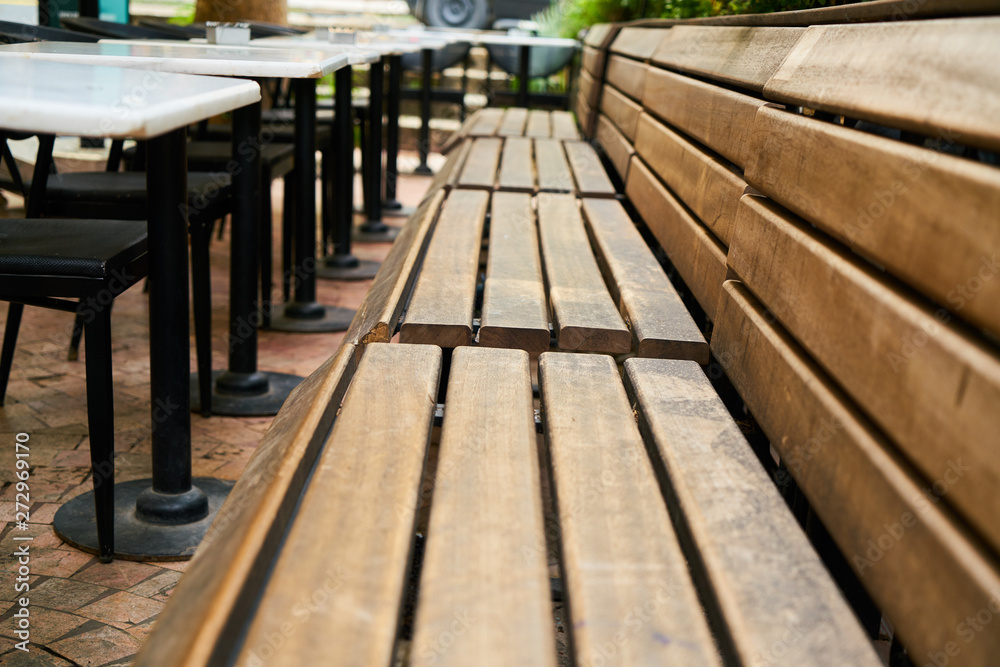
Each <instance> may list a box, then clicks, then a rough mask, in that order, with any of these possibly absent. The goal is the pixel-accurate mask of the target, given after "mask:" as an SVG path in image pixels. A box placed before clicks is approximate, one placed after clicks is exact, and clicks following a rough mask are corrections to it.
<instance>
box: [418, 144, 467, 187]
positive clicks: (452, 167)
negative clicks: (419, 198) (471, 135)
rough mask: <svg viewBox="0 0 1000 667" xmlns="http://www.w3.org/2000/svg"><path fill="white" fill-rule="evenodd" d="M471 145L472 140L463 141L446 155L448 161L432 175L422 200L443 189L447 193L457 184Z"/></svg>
mask: <svg viewBox="0 0 1000 667" xmlns="http://www.w3.org/2000/svg"><path fill="white" fill-rule="evenodd" d="M472 143H473V140H472V139H463V140H462V142H461V144H459V145H458V147H457V148H456V149H455V150H453V151H451V152H450V153H448V159H447V160H445V162H444V164H443V165H442V166H441V168H440V169H438V172H437V173H436V174H434V180H432V181H431V184H430V187H429V188H427V194H425V195H424V199H427V198H428V197H430V196H432V195H433V194H434V193H435V192H437V191H438V190H442V189H443V190H444V191H445V192H448V191H450V190H451V189H452V188H454V187H455V186H456V185H457V184H458V177H459V176H461V174H462V170H463V169H464V167H465V161H466V160H467V159H468V157H469V151H470V150H472Z"/></svg>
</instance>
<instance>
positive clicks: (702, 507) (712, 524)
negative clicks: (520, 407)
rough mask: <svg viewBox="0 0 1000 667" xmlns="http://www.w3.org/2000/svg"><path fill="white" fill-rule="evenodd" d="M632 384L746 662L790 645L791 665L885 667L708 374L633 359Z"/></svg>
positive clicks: (684, 365) (693, 367) (645, 429)
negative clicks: (793, 637)
mask: <svg viewBox="0 0 1000 667" xmlns="http://www.w3.org/2000/svg"><path fill="white" fill-rule="evenodd" d="M625 384H626V387H627V390H628V394H629V399H630V403H631V405H633V406H635V408H636V410H637V412H638V416H639V424H640V429H641V431H642V433H643V435H644V436H645V438H646V441H647V442H648V443H650V445H651V447H652V451H653V452H654V454H653V457H654V464H653V465H654V468H656V469H657V471H658V472H659V474H660V475H662V476H663V477H664V478H665V479H666V480H667V486H668V487H669V488H670V489H671V491H672V493H671V496H672V500H673V501H674V502H676V504H677V511H676V514H677V516H679V517H683V519H682V523H683V525H684V530H683V532H682V534H686V536H687V538H688V539H690V543H691V546H692V547H693V549H692V550H691V551H693V552H695V553H697V556H696V557H695V559H696V560H697V561H698V563H699V564H700V566H701V567H703V568H704V571H705V572H706V574H707V578H708V580H709V581H710V582H711V586H712V588H713V590H714V595H713V597H714V598H715V599H716V600H718V604H719V607H720V609H719V611H720V613H721V615H722V617H723V619H725V626H726V627H727V628H729V629H730V637H731V638H732V645H733V646H734V647H735V651H736V653H737V654H738V655H739V657H740V661H741V662H742V664H746V665H752V664H754V663H755V662H758V663H760V662H763V661H761V656H766V655H768V654H769V653H771V652H772V651H773V650H774V647H775V646H782V647H783V650H782V651H781V654H780V656H779V657H780V662H781V664H785V665H806V664H808V665H816V666H820V665H828V666H830V667H835V666H836V667H839V666H840V665H857V666H859V667H860V666H861V665H868V666H869V667H878V666H879V665H881V664H882V662H881V660H879V657H878V655H877V654H876V653H875V651H874V650H873V648H872V645H871V642H870V641H869V639H868V637H867V636H866V635H865V633H864V631H863V630H862V629H861V626H860V625H859V624H858V621H857V619H856V618H855V616H854V613H853V612H852V611H851V608H850V607H849V606H848V604H847V603H846V602H845V600H844V598H843V596H842V594H841V593H840V589H839V588H838V587H837V584H836V583H834V581H833V579H832V578H831V577H830V574H829V573H828V572H827V570H826V567H825V566H824V565H823V562H822V561H821V560H820V558H819V556H818V555H817V554H816V552H815V551H814V550H813V547H812V545H811V544H810V543H809V540H808V538H806V535H805V533H804V532H802V528H801V527H800V526H799V524H798V522H796V520H795V517H793V516H792V513H791V512H790V511H789V509H788V505H787V503H786V502H785V500H784V499H783V498H782V497H781V494H780V493H779V492H778V489H777V488H776V487H775V485H774V482H773V481H772V480H771V479H770V478H769V477H768V475H767V473H766V472H764V469H763V468H762V467H761V465H760V462H759V460H758V459H757V456H756V454H754V452H753V450H752V449H750V445H749V444H747V441H746V439H745V438H744V437H743V434H742V433H741V432H740V429H739V427H738V426H737V425H736V422H734V421H733V418H732V416H731V415H730V413H729V410H728V409H727V408H726V406H725V405H724V404H723V402H722V399H720V398H719V395H718V394H717V393H716V392H715V389H714V388H713V387H712V383H711V382H709V380H708V377H706V375H705V373H704V372H703V371H702V369H701V368H700V367H699V366H698V365H697V364H695V363H693V362H690V361H672V360H661V359H628V360H626V362H625ZM748 554H753V556H752V557H749V558H748V557H747V555H748ZM790 628H794V633H795V635H796V637H798V639H797V640H796V641H794V642H789V641H788V633H789V629H790ZM765 664H766V663H765Z"/></svg>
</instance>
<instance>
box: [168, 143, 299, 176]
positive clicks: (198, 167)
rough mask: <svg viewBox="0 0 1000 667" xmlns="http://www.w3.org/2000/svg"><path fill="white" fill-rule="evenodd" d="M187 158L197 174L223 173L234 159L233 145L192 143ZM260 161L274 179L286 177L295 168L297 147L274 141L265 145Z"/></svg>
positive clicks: (189, 145)
mask: <svg viewBox="0 0 1000 667" xmlns="http://www.w3.org/2000/svg"><path fill="white" fill-rule="evenodd" d="M187 158H188V169H191V170H193V171H195V172H205V171H207V172H211V171H222V170H224V169H225V168H226V165H227V164H229V161H230V160H232V159H233V145H232V142H229V141H192V142H191V143H189V144H188V147H187ZM260 159H261V162H262V163H263V165H264V169H265V170H267V171H269V172H270V174H271V177H272V178H278V177H280V176H284V175H285V174H287V173H288V172H290V171H291V170H292V168H293V167H294V166H295V146H294V144H290V143H278V142H273V141H272V142H270V143H267V144H264V147H263V150H262V151H261V153H260Z"/></svg>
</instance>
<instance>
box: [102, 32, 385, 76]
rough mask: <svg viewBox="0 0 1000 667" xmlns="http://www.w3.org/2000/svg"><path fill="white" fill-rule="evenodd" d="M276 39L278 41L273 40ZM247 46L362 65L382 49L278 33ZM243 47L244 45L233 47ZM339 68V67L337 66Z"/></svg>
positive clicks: (199, 42)
mask: <svg viewBox="0 0 1000 667" xmlns="http://www.w3.org/2000/svg"><path fill="white" fill-rule="evenodd" d="M274 40H278V41H274ZM100 41H101V42H108V43H110V44H167V45H173V46H204V47H208V48H212V49H231V48H234V47H233V46H232V45H229V44H209V43H208V40H207V39H205V38H204V37H193V38H191V39H189V40H187V41H180V40H176V39H102V40H100ZM247 47H251V48H265V47H266V48H269V49H275V48H277V49H287V50H291V51H303V50H304V51H310V50H311V51H317V52H321V53H326V54H333V55H336V54H343V55H345V56H347V58H348V61H347V64H348V65H362V64H365V63H373V62H375V61H377V60H378V59H379V57H380V56H381V55H382V51H380V50H379V49H374V48H368V45H364V46H362V45H357V46H354V45H351V44H334V43H332V42H330V41H322V42H320V41H317V40H309V41H306V42H301V41H299V38H298V37H297V36H291V35H279V36H277V37H261V38H259V39H252V40H250V43H249V44H247ZM235 48H244V47H235ZM338 69H339V68H338Z"/></svg>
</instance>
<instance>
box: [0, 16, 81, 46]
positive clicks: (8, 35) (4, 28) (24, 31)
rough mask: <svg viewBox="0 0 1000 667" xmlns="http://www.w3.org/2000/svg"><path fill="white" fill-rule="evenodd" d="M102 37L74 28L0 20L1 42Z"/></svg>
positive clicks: (67, 40) (61, 40)
mask: <svg viewBox="0 0 1000 667" xmlns="http://www.w3.org/2000/svg"><path fill="white" fill-rule="evenodd" d="M99 40H100V37H97V36H96V35H85V34H83V33H80V32H74V31H72V30H61V29H59V28H48V27H45V26H40V25H28V24H26V23H17V22H15V21H0V43H3V44H21V43H24V42H46V41H51V42H97V41H99Z"/></svg>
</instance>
